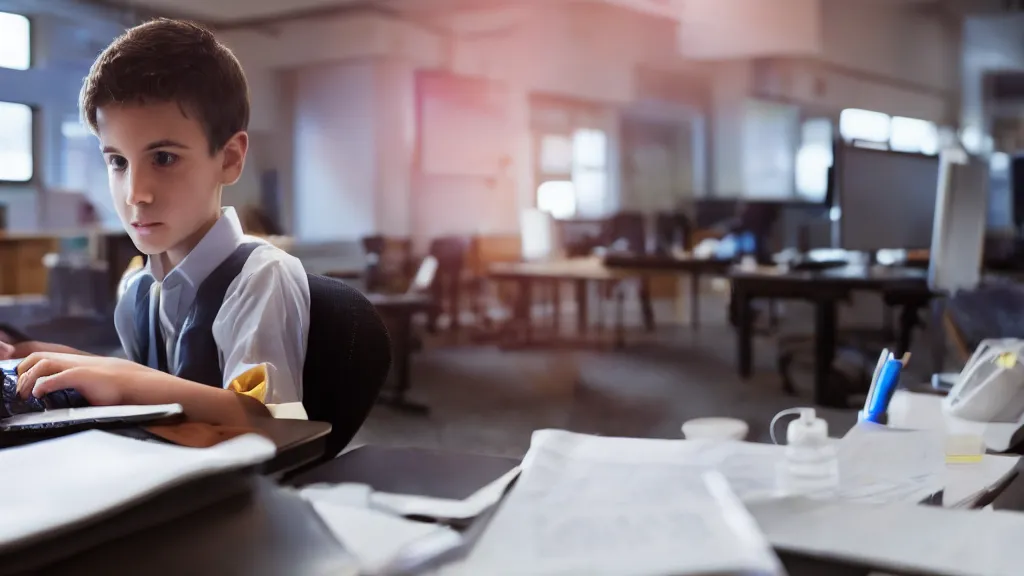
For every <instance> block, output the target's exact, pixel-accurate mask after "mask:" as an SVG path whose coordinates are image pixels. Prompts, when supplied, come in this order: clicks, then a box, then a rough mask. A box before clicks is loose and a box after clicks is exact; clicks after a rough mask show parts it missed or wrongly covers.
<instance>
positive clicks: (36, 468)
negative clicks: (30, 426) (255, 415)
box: [0, 430, 276, 551]
mask: <svg viewBox="0 0 1024 576" xmlns="http://www.w3.org/2000/svg"><path fill="white" fill-rule="evenodd" d="M275 452H276V448H275V446H274V443H273V442H271V441H270V440H267V439H266V438H263V437H262V436H259V435H256V434H246V435H244V436H239V437H236V438H232V439H231V440H228V441H225V442H222V443H220V444H218V445H217V446H214V447H212V448H205V449H199V448H184V447H180V446H172V445H169V444H158V443H153V442H140V441H138V440H133V439H131V438H125V437H122V436H116V435H114V434H109V433H106V432H101V431H98V430H91V431H88V432H81V433H79V434H73V435H70V436H65V437H62V438H56V439H53V440H47V441H44V442H38V443H35V444H30V445H27V446H20V447H17V448H9V449H6V450H0V471H2V473H0V478H2V482H3V485H4V486H7V487H8V488H11V489H12V492H11V493H10V497H6V498H0V551H3V550H5V549H7V548H11V547H14V546H16V545H20V544H23V543H26V542H27V541H29V540H31V539H33V538H35V537H38V536H42V535H44V534H46V533H48V532H52V531H54V530H56V529H58V528H60V527H62V526H65V525H69V524H77V523H80V522H84V521H86V520H89V519H92V518H96V517H99V516H102V515H103V514H104V513H108V512H110V511H112V510H115V509H117V508H120V507H122V506H125V505H129V504H130V503H132V502H135V501H138V500H139V499H141V498H143V497H146V496H149V495H151V494H155V493H157V492H160V491H161V490H164V489H167V488H170V487H171V486H175V485H179V484H183V483H185V482H187V481H189V480H191V479H195V478H199V477H203V476H209V475H212V474H216V473H219V472H225V471H228V470H234V469H238V468H242V467H245V466H249V465H254V464H258V463H260V462H263V461H266V460H269V459H270V458H272V457H273V456H274V454H275Z"/></svg>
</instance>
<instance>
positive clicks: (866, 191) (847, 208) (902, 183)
mask: <svg viewBox="0 0 1024 576" xmlns="http://www.w3.org/2000/svg"><path fill="white" fill-rule="evenodd" d="M838 149H839V154H838V157H837V159H836V160H837V163H836V196H837V197H836V200H837V205H838V207H839V209H840V213H839V214H840V218H839V238H840V243H841V247H842V248H846V249H847V250H860V251H865V252H873V251H875V250H882V249H887V248H896V249H907V250H915V249H927V248H929V247H930V246H931V240H932V226H933V224H934V221H935V198H936V190H937V186H938V180H939V159H938V157H937V156H926V155H924V154H913V153H906V152H891V151H889V150H877V149H871V148H861V147H857V146H851V145H841V146H839V147H838Z"/></svg>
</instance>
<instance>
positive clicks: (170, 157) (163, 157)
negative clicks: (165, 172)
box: [153, 151, 178, 167]
mask: <svg viewBox="0 0 1024 576" xmlns="http://www.w3.org/2000/svg"><path fill="white" fill-rule="evenodd" d="M177 161H178V156H177V155H175V154H171V153H170V152H164V151H160V152H157V153H155V154H153V162H155V163H156V165H157V166H163V167H167V166H171V165H173V164H174V163H175V162H177Z"/></svg>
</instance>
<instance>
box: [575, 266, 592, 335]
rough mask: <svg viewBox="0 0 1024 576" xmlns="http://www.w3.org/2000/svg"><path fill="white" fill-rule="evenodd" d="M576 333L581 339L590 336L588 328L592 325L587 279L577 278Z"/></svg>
mask: <svg viewBox="0 0 1024 576" xmlns="http://www.w3.org/2000/svg"><path fill="white" fill-rule="evenodd" d="M575 287H576V333H577V336H578V337H579V338H580V339H584V338H586V337H587V336H588V334H587V332H588V328H589V327H590V317H589V311H588V310H587V304H588V303H589V302H588V300H589V299H588V298H587V296H588V294H587V281H586V280H576V282H575Z"/></svg>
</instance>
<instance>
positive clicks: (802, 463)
mask: <svg viewBox="0 0 1024 576" xmlns="http://www.w3.org/2000/svg"><path fill="white" fill-rule="evenodd" d="M778 473H779V474H778V476H779V478H778V480H779V490H780V492H782V494H783V495H787V496H792V495H808V496H809V495H814V496H828V495H830V494H832V493H834V492H835V490H837V489H838V487H839V458H838V455H837V453H836V445H835V441H834V440H832V439H831V438H829V437H828V423H827V422H825V421H824V420H822V419H821V418H818V417H817V416H816V414H815V412H814V409H813V408H801V409H800V417H799V418H797V419H796V420H793V421H792V422H790V423H789V426H788V427H787V428H786V458H785V460H784V461H783V462H782V463H780V466H779V470H778Z"/></svg>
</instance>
